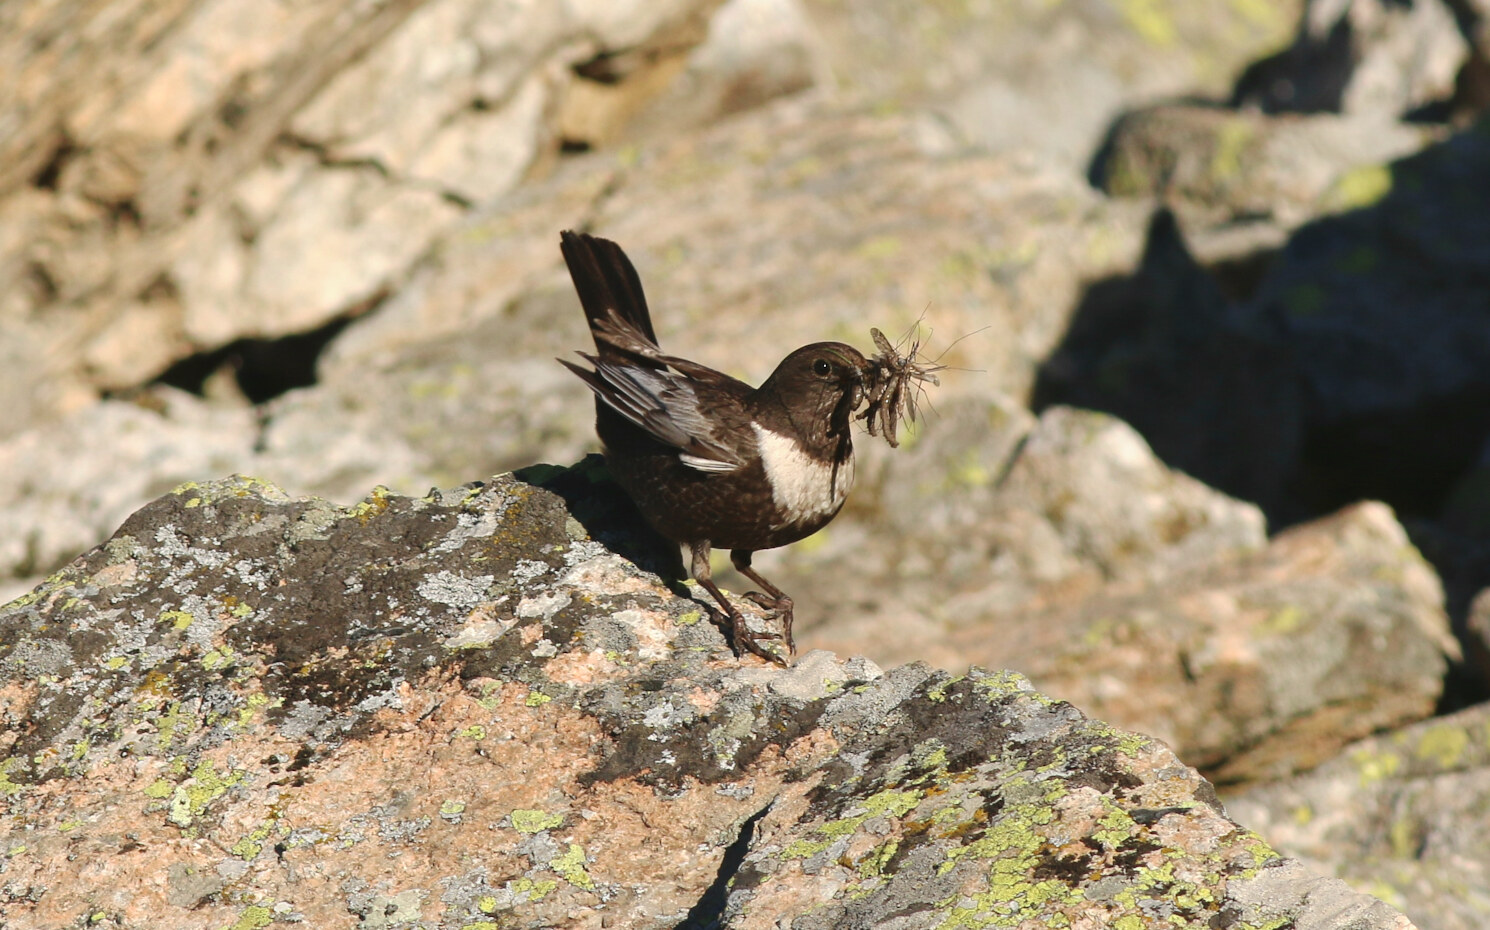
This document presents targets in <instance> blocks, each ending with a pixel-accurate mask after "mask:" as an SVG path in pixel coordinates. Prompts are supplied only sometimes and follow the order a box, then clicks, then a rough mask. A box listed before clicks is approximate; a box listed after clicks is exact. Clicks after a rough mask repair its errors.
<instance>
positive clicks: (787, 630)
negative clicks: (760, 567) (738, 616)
mask: <svg viewBox="0 0 1490 930" xmlns="http://www.w3.org/2000/svg"><path fill="white" fill-rule="evenodd" d="M753 554H754V553H753V552H752V551H751V550H750V549H732V550H730V554H729V560H730V561H731V562H733V563H734V565H735V570H736V571H738V572H739V573H740V574H742V575H744V576H745V577H746V578H749V579H750V580H751V581H753V582H755V583H756V584H758V585H760V586H761V587H762V588H765V589H766V594H765V595H760V594H757V593H756V592H754V591H751V592H750V593H749V594H746V595H745V596H746V597H748V598H750V599H751V600H752V601H755V602H756V603H757V604H759V605H761V606H762V607H767V608H770V609H771V610H774V611H775V612H776V615H777V616H779V617H780V618H781V630H782V633H783V634H784V637H785V639H786V649H787V652H788V653H789V654H790V655H796V654H797V641H796V640H795V639H793V638H792V607H793V606H794V605H793V604H792V599H791V598H789V597H787V596H786V592H785V591H783V590H781V589H780V588H778V587H776V586H775V585H774V584H772V583H771V582H769V581H767V580H766V576H764V575H762V574H761V573H760V572H758V571H756V570H755V569H753V568H751V567H750V557H751V555H753Z"/></svg>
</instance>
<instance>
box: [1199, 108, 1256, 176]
mask: <svg viewBox="0 0 1490 930" xmlns="http://www.w3.org/2000/svg"><path fill="white" fill-rule="evenodd" d="M1256 135H1257V130H1256V128H1255V127H1254V126H1253V125H1252V123H1251V122H1250V121H1248V120H1247V118H1246V117H1240V116H1239V117H1234V118H1232V119H1229V120H1227V121H1226V122H1224V123H1222V124H1221V125H1220V127H1218V129H1217V130H1216V136H1215V144H1216V147H1215V149H1214V150H1213V151H1212V152H1211V164H1210V176H1211V179H1212V180H1213V181H1229V180H1233V179H1235V178H1236V177H1237V176H1238V175H1240V174H1241V173H1242V168H1243V166H1244V165H1245V164H1246V163H1247V149H1248V147H1249V146H1251V144H1252V140H1253V139H1254V138H1255V137H1256Z"/></svg>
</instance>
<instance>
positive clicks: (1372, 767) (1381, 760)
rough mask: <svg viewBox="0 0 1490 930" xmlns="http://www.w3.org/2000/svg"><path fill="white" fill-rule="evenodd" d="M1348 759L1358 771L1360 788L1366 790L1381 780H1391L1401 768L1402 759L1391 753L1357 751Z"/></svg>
mask: <svg viewBox="0 0 1490 930" xmlns="http://www.w3.org/2000/svg"><path fill="white" fill-rule="evenodd" d="M1350 758H1351V760H1352V761H1353V762H1355V764H1356V767H1357V768H1358V769H1359V771H1360V779H1361V787H1362V788H1367V787H1370V786H1371V785H1373V784H1375V783H1376V782H1379V781H1382V780H1383V779H1387V778H1391V777H1392V776H1393V775H1395V774H1397V770H1398V769H1400V768H1401V767H1402V758H1401V757H1400V756H1398V755H1397V754H1396V753H1393V752H1373V751H1372V750H1370V749H1358V750H1356V751H1355V752H1353V753H1351V755H1350Z"/></svg>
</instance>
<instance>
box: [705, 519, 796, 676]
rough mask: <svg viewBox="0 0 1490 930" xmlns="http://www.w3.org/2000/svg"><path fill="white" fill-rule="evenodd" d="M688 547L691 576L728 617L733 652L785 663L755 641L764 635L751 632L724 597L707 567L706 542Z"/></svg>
mask: <svg viewBox="0 0 1490 930" xmlns="http://www.w3.org/2000/svg"><path fill="white" fill-rule="evenodd" d="M688 548H689V550H690V551H691V552H692V554H693V577H694V578H696V579H698V583H699V584H701V585H703V586H704V590H706V591H708V592H709V593H710V594H712V595H714V600H716V601H718V602H719V606H721V607H723V608H724V612H725V614H726V615H727V616H728V617H729V620H730V638H731V639H732V640H734V642H733V644H732V645H733V646H734V648H735V654H736V655H738V654H739V651H740V650H741V649H744V650H746V651H747V652H753V653H755V654H756V655H758V656H760V657H761V658H762V659H766V660H767V661H770V662H775V663H776V664H778V665H783V666H784V665H786V664H787V663H786V660H785V659H783V658H782V657H781V656H780V655H778V654H776V653H774V652H769V651H767V650H766V648H765V647H763V646H762V645H761V644H760V643H759V642H757V640H760V639H763V638H764V637H763V636H762V635H761V634H758V633H754V632H752V631H751V630H750V628H749V627H748V626H746V625H745V616H744V615H743V614H741V613H740V611H739V610H738V609H737V608H736V607H735V605H733V604H731V603H730V602H729V601H728V600H727V599H726V598H725V596H724V592H723V591H721V590H719V586H718V585H716V584H715V583H714V578H713V572H712V571H711V570H710V569H709V548H710V547H709V544H708V542H702V543H690V544H689V546H688Z"/></svg>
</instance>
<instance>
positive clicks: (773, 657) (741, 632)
mask: <svg viewBox="0 0 1490 930" xmlns="http://www.w3.org/2000/svg"><path fill="white" fill-rule="evenodd" d="M730 638H731V639H732V640H733V641H734V646H735V654H736V655H739V653H740V650H741V649H744V650H745V651H746V652H752V653H755V654H756V655H758V656H760V657H761V658H762V659H765V660H766V661H767V662H775V663H776V664H777V665H780V666H781V667H782V668H789V667H790V665H791V663H790V662H788V661H787V658H786V656H783V655H782V654H781V653H779V652H775V651H772V650H770V649H767V648H766V647H765V646H762V645H761V642H762V641H763V640H774V639H775V637H774V636H772V635H771V634H770V633H757V632H756V631H754V630H752V629H751V628H750V627H749V626H748V625H746V623H745V615H744V614H742V613H740V612H739V611H738V610H735V609H734V608H730Z"/></svg>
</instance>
